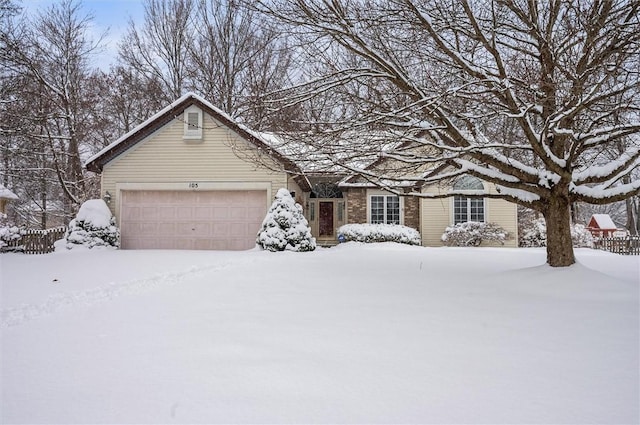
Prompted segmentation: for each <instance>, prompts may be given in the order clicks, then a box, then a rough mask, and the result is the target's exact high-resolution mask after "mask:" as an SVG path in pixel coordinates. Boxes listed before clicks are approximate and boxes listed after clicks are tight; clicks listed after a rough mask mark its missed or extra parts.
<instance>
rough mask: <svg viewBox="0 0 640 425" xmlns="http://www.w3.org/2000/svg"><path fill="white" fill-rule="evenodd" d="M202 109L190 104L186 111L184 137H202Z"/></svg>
mask: <svg viewBox="0 0 640 425" xmlns="http://www.w3.org/2000/svg"><path fill="white" fill-rule="evenodd" d="M202 124H203V120H202V109H200V108H197V107H195V106H190V107H189V108H187V109H185V111H184V138H185V139H202Z"/></svg>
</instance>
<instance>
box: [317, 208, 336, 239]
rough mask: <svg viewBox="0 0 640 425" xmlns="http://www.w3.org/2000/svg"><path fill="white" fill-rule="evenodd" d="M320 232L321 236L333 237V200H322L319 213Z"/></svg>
mask: <svg viewBox="0 0 640 425" xmlns="http://www.w3.org/2000/svg"><path fill="white" fill-rule="evenodd" d="M318 218H319V226H318V227H319V232H318V236H320V237H333V202H332V201H329V202H322V201H320V214H319V217H318Z"/></svg>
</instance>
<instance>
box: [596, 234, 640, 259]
mask: <svg viewBox="0 0 640 425" xmlns="http://www.w3.org/2000/svg"><path fill="white" fill-rule="evenodd" d="M593 247H594V248H595V249H602V250H604V251H609V252H613V253H614V254H623V255H640V236H627V237H626V238H596V239H594V241H593Z"/></svg>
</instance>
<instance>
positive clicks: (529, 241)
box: [518, 218, 547, 248]
mask: <svg viewBox="0 0 640 425" xmlns="http://www.w3.org/2000/svg"><path fill="white" fill-rule="evenodd" d="M518 244H519V245H520V246H521V247H523V248H537V247H543V246H547V226H546V224H545V222H544V219H541V218H539V219H536V220H532V221H531V222H530V223H528V225H526V226H524V225H523V226H522V227H521V228H520V241H519V243H518Z"/></svg>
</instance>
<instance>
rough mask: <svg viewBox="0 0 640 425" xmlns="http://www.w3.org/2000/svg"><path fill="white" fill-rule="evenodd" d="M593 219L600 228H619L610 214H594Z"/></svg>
mask: <svg viewBox="0 0 640 425" xmlns="http://www.w3.org/2000/svg"><path fill="white" fill-rule="evenodd" d="M591 220H593V221H595V222H596V224H597V225H598V227H599V228H600V229H617V227H618V226H616V225H615V223H614V222H613V220H611V217H610V216H609V214H594V215H593V216H592V217H591Z"/></svg>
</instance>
